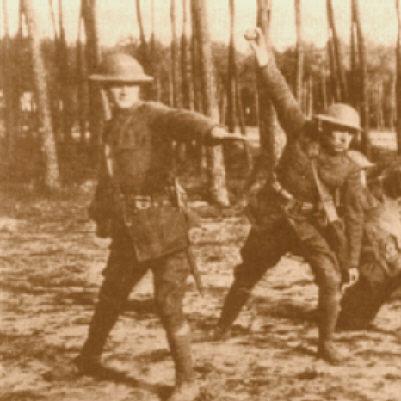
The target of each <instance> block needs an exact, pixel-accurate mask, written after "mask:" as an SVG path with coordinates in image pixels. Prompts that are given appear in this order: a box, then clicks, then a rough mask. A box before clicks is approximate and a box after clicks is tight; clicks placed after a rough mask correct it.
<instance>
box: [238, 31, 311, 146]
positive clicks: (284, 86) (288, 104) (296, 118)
mask: <svg viewBox="0 0 401 401" xmlns="http://www.w3.org/2000/svg"><path fill="white" fill-rule="evenodd" d="M245 39H247V40H248V41H249V43H250V45H251V47H252V49H253V50H254V52H255V56H256V61H257V63H258V66H259V68H260V72H261V74H262V78H263V83H264V85H265V86H266V87H267V89H268V93H269V95H270V97H271V99H272V101H273V104H274V107H275V108H276V112H277V115H278V119H279V122H280V124H281V126H282V127H283V129H284V131H285V132H286V134H287V139H288V140H291V139H292V138H294V137H296V136H297V135H298V133H299V132H300V131H301V129H302V128H303V126H304V125H305V121H306V118H305V115H304V114H303V112H302V110H301V108H300V106H299V104H298V102H297V101H296V99H295V98H294V95H293V94H292V92H291V89H290V88H289V86H288V83H287V81H286V80H285V78H284V77H283V75H282V74H281V72H280V70H279V69H278V68H277V65H276V62H275V57H274V54H273V53H272V52H271V51H269V50H268V47H267V45H266V43H265V40H264V37H263V33H262V31H261V30H260V29H259V28H256V29H255V30H252V31H248V32H247V33H246V34H245Z"/></svg>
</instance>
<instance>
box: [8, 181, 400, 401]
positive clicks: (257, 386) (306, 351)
mask: <svg viewBox="0 0 401 401" xmlns="http://www.w3.org/2000/svg"><path fill="white" fill-rule="evenodd" d="M92 189H93V188H92V186H91V185H87V186H86V187H85V186H84V187H83V188H80V189H79V190H76V191H70V192H69V193H64V194H62V195H59V196H57V197H54V198H51V199H43V198H38V197H35V196H33V195H26V194H25V195H24V196H22V195H18V194H17V193H15V192H14V193H11V192H7V193H6V192H5V191H3V192H2V193H0V279H1V280H0V286H1V287H0V308H1V316H0V401H28V400H29V401H31V400H35V401H44V400H46V401H47V400H48V401H50V400H51V401H67V400H68V401H84V400H85V401H89V400H90V401H92V400H98V401H111V400H112V401H128V400H130V401H141V400H144V401H148V400H149V401H150V400H152V401H153V400H155V401H156V400H163V399H165V398H166V397H167V396H168V395H169V392H170V391H171V388H172V385H173V383H174V369H173V364H172V361H171V359H170V356H169V353H168V350H167V344H166V341H165V338H164V332H163V330H162V328H161V326H160V323H159V321H158V319H157V317H156V316H155V314H154V310H153V303H152V288H151V283H150V280H149V277H146V278H145V279H144V280H143V282H141V283H140V285H139V287H138V288H137V289H136V291H134V292H133V293H132V296H131V298H130V300H129V302H128V303H127V306H126V311H125V313H124V314H123V315H122V316H121V318H120V320H119V322H118V323H117V325H116V327H115V328H114V330H113V331H112V333H111V336H110V339H109V341H108V344H107V348H106V351H105V353H104V364H105V366H106V367H107V369H106V371H107V374H105V375H104V377H97V378H93V377H83V376H78V375H77V374H76V372H74V369H73V368H72V360H73V358H74V357H75V356H76V355H77V353H78V352H79V350H80V346H81V345H82V343H83V341H84V339H85V336H86V333H87V328H88V323H89V321H90V318H91V315H92V313H93V310H94V304H95V302H96V294H97V291H98V288H99V285H100V283H101V277H102V276H101V270H102V268H103V267H104V265H105V262H106V259H107V247H108V241H107V240H101V239H97V238H96V237H95V234H94V225H93V223H92V222H90V221H89V220H88V218H87V213H86V208H87V205H88V202H89V198H90V196H91V192H92ZM199 210H200V211H201V213H202V216H203V218H202V226H201V227H200V228H195V229H193V230H192V233H191V236H192V239H193V243H194V248H195V252H196V256H197V259H198V261H199V266H200V270H201V272H202V277H203V282H204V286H205V293H204V295H203V296H200V295H199V294H198V293H197V292H196V290H195V288H194V285H193V282H192V281H191V280H190V281H189V282H188V293H187V296H186V299H185V310H186V312H187V314H188V317H189V319H190V322H191V326H192V329H193V335H194V344H193V352H194V356H195V359H196V372H197V379H198V380H199V382H200V384H201V387H202V392H201V396H200V398H199V401H211V400H217V401H248V400H249V401H250V400H255V401H256V400H261V401H262V400H263V401H284V400H291V401H323V400H339V401H367V400H372V401H373V400H374V401H400V400H401V362H400V360H401V358H400V356H401V345H400V339H401V335H400V333H401V331H400V330H401V300H400V298H399V297H395V298H394V299H393V300H392V302H391V303H389V304H388V305H386V306H384V307H383V309H382V310H381V311H380V314H379V316H378V317H377V319H376V320H375V322H374V325H373V327H372V329H371V330H369V331H354V332H346V333H338V338H337V340H338V344H339V346H340V348H341V349H342V351H343V352H345V353H347V354H348V355H349V360H348V361H347V362H346V363H345V364H344V365H343V366H341V367H332V366H328V365H327V364H325V363H323V362H321V361H318V360H317V359H316V358H315V349H316V336H317V329H316V324H315V318H316V313H315V307H316V299H317V289H316V286H315V285H314V284H313V277H312V275H311V273H310V270H309V267H308V266H307V265H306V264H305V263H303V261H302V260H300V259H296V258H293V257H291V256H290V257H286V258H284V259H283V260H282V261H281V263H280V264H279V266H278V267H276V268H275V269H273V270H272V271H270V272H269V273H268V274H267V275H266V277H265V279H264V280H263V281H262V282H260V283H259V285H258V286H257V288H255V290H254V293H253V297H252V301H251V302H250V304H249V305H248V307H247V308H246V309H245V310H244V311H243V312H242V314H241V315H240V318H239V319H238V321H237V322H236V324H235V326H234V329H233V336H232V337H231V338H230V339H228V340H227V341H224V342H220V343H217V342H208V341H205V340H203V339H202V337H203V336H202V333H205V332H207V331H208V330H210V329H211V328H212V327H213V325H214V324H215V323H216V321H217V317H218V315H219V310H220V307H221V304H222V300H223V297H224V295H225V293H226V291H227V288H228V287H229V285H230V283H231V280H232V269H233V267H234V266H235V264H236V263H238V262H239V261H240V256H239V247H240V245H241V243H242V242H243V240H244V238H245V236H246V234H247V231H248V229H249V227H248V224H247V221H246V219H245V218H244V217H243V216H241V215H235V214H233V213H230V212H229V211H228V212H226V213H224V215H223V214H221V213H217V212H216V211H215V210H211V209H210V208H207V207H201V208H200V209H199Z"/></svg>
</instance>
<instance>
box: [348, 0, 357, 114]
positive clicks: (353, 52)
mask: <svg viewBox="0 0 401 401" xmlns="http://www.w3.org/2000/svg"><path fill="white" fill-rule="evenodd" d="M350 33H351V35H350V63H349V65H350V75H349V81H348V82H349V88H350V91H349V101H350V103H351V104H352V106H354V107H357V105H358V102H359V99H358V82H357V79H358V74H357V71H356V68H357V49H356V41H357V39H356V24H355V15H354V7H352V6H351V31H350Z"/></svg>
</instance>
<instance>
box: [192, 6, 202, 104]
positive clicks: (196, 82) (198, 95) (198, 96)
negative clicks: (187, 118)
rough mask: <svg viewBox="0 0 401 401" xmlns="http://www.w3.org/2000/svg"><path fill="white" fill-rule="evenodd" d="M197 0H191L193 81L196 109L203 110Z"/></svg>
mask: <svg viewBox="0 0 401 401" xmlns="http://www.w3.org/2000/svg"><path fill="white" fill-rule="evenodd" d="M196 2H197V0H191V19H192V46H191V56H192V82H193V87H194V109H195V110H196V111H201V110H202V91H201V84H200V75H201V74H200V60H199V54H200V51H199V42H198V37H197V32H198V31H199V18H198V15H197V13H196Z"/></svg>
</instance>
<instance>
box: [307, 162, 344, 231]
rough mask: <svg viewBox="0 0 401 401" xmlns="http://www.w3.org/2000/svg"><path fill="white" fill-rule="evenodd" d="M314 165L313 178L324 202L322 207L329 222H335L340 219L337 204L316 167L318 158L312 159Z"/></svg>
mask: <svg viewBox="0 0 401 401" xmlns="http://www.w3.org/2000/svg"><path fill="white" fill-rule="evenodd" d="M311 166H312V174H313V178H314V180H315V183H316V188H317V192H318V194H319V198H320V201H321V202H322V207H323V210H324V213H325V215H326V218H327V220H328V222H329V223H333V222H334V221H336V220H338V215H337V209H336V204H335V201H334V199H333V196H332V195H331V194H330V191H329V189H328V188H327V187H326V185H325V184H324V183H323V182H322V180H321V179H320V177H319V173H318V171H317V167H316V160H312V161H311Z"/></svg>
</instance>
